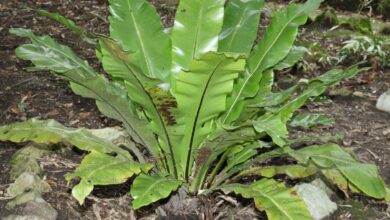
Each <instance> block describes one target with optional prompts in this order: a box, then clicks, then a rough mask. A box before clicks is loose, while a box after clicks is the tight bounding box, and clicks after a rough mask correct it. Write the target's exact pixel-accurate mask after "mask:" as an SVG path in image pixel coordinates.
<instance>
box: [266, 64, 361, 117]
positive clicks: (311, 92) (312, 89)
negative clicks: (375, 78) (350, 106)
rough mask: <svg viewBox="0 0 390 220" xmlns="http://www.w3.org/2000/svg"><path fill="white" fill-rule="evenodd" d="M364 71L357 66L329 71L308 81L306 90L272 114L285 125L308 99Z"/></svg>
mask: <svg viewBox="0 0 390 220" xmlns="http://www.w3.org/2000/svg"><path fill="white" fill-rule="evenodd" d="M364 70H366V69H365V68H362V69H359V68H358V67H357V66H352V67H350V68H347V69H345V70H339V69H334V70H330V71H328V72H327V73H325V74H323V75H321V76H318V77H316V78H314V79H312V80H310V82H309V84H308V85H307V88H306V89H305V90H304V91H303V92H302V93H301V94H300V95H298V96H297V97H296V98H294V99H293V100H291V101H289V102H287V103H285V104H283V105H282V106H281V107H279V108H277V109H275V110H274V111H273V112H274V114H279V115H280V117H281V119H282V122H283V123H286V122H287V121H288V120H289V119H290V118H291V117H292V115H293V113H294V112H295V111H297V110H298V109H299V108H300V107H302V106H303V105H304V104H306V102H307V100H308V99H309V98H311V97H317V96H319V95H321V94H322V93H324V92H325V91H326V89H327V88H328V87H329V86H331V85H334V84H335V83H337V82H340V81H341V80H343V79H347V78H350V77H353V76H355V75H357V74H358V73H360V72H362V71H364Z"/></svg>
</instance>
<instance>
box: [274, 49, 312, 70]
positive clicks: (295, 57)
mask: <svg viewBox="0 0 390 220" xmlns="http://www.w3.org/2000/svg"><path fill="white" fill-rule="evenodd" d="M306 53H308V50H307V48H306V47H295V46H294V47H292V48H291V50H290V52H289V54H287V56H286V57H285V58H284V59H283V60H282V61H280V63H278V64H277V65H276V66H275V67H274V70H284V69H287V68H290V67H293V66H294V65H295V64H296V63H297V62H298V61H299V60H300V59H301V58H302V56H303V55H305V54H306Z"/></svg>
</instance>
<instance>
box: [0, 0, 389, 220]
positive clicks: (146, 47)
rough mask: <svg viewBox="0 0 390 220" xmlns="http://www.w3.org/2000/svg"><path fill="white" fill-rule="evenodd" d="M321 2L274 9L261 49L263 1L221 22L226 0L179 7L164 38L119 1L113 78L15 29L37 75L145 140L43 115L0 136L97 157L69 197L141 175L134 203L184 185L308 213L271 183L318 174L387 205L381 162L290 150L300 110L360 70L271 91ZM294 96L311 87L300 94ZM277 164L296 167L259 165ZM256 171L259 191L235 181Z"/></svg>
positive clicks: (107, 58)
mask: <svg viewBox="0 0 390 220" xmlns="http://www.w3.org/2000/svg"><path fill="white" fill-rule="evenodd" d="M210 4H211V5H213V7H209V5H210ZM319 4H320V1H309V2H307V3H305V4H304V5H299V6H298V5H290V6H288V7H287V8H286V9H285V10H283V11H280V12H277V13H276V14H275V17H274V18H273V21H272V23H271V25H270V26H269V27H268V29H267V32H266V34H265V35H264V36H263V37H262V39H261V41H260V43H259V44H257V46H255V47H254V48H253V49H252V45H253V42H254V40H255V38H256V36H257V21H258V20H259V16H260V11H261V7H262V2H259V1H248V2H246V1H245V2H244V1H230V2H228V4H227V6H226V10H225V16H223V13H224V2H223V1H182V2H181V3H180V5H179V8H178V12H177V17H176V22H175V26H174V28H173V30H172V31H171V33H168V34H166V33H164V32H163V28H162V25H161V23H160V21H159V18H158V16H157V14H156V12H155V10H154V9H153V8H152V7H151V6H150V5H148V3H147V2H144V1H119V0H118V1H111V7H110V10H111V14H112V15H111V17H110V22H111V26H110V32H111V34H110V37H109V38H107V37H104V36H101V37H100V39H99V46H98V47H97V50H98V57H99V58H100V59H101V61H102V63H103V67H104V69H105V71H106V72H107V74H109V75H110V77H109V78H111V80H107V77H105V76H103V75H100V74H97V73H96V72H95V71H94V70H93V69H92V68H91V67H90V66H89V65H88V64H87V63H86V62H85V61H83V60H81V59H79V58H77V57H76V55H75V54H74V53H73V52H71V51H70V49H69V48H67V47H65V46H62V45H59V44H57V43H55V42H54V41H53V40H52V39H51V38H50V37H48V36H43V37H37V36H35V35H34V34H33V33H32V32H31V31H30V30H25V29H14V30H13V31H12V32H13V33H15V34H17V35H19V36H25V37H30V38H31V40H32V43H31V44H26V45H22V46H21V47H19V48H18V49H17V55H18V56H19V57H20V58H22V59H27V60H31V61H32V62H33V63H34V64H35V67H33V68H32V69H31V70H42V69H49V70H51V71H53V72H54V73H55V74H58V75H60V76H62V77H63V78H64V79H66V80H68V81H69V82H70V85H71V88H72V89H73V91H75V92H76V93H77V94H79V95H82V96H85V97H89V98H94V99H96V100H97V105H98V107H99V109H100V110H101V111H102V112H103V113H104V114H106V115H107V116H109V117H112V118H115V119H118V120H120V121H122V122H123V123H124V126H125V127H126V128H127V130H128V132H129V133H130V134H131V136H132V138H133V139H134V141H135V142H137V143H138V144H137V145H129V146H128V147H129V149H128V150H130V152H131V153H129V151H127V150H124V149H122V148H120V147H118V146H115V145H113V144H112V143H109V142H107V141H105V140H102V139H101V138H99V137H96V136H93V135H92V134H91V133H90V132H89V131H87V130H85V129H72V128H64V127H63V126H62V125H60V124H58V123H56V122H54V121H38V120H35V119H32V120H29V121H27V122H22V123H17V124H13V125H11V126H5V127H2V128H1V131H0V139H2V140H11V141H15V142H20V141H27V140H32V141H35V142H52V143H55V142H59V141H64V142H68V143H70V144H72V145H75V146H77V147H79V148H80V149H83V150H86V151H90V154H89V155H87V156H86V157H85V159H84V160H83V161H82V163H81V165H80V166H79V168H78V169H77V170H76V171H75V172H74V173H72V174H70V175H68V176H67V178H68V179H72V178H75V177H79V178H80V179H81V181H80V183H79V184H78V185H77V186H75V187H74V189H73V192H72V193H73V195H74V196H75V197H76V198H77V199H78V200H79V201H80V203H82V202H83V200H84V199H85V197H86V196H87V195H88V194H89V193H90V192H91V191H92V189H93V186H94V185H110V184H118V183H122V182H124V181H126V179H127V178H130V177H131V176H133V175H137V177H136V178H135V180H134V182H133V186H132V189H131V194H132V196H133V198H134V201H133V207H134V208H139V207H142V206H145V205H148V204H150V203H152V202H154V201H157V200H159V199H161V198H165V197H167V196H168V195H169V194H170V193H171V192H172V191H174V190H176V189H177V188H178V187H179V186H180V185H182V186H183V187H185V188H187V189H188V190H189V191H190V192H191V193H193V194H197V193H203V194H205V193H209V192H211V191H212V190H220V189H221V190H223V191H225V192H230V191H234V192H236V193H238V194H242V195H243V196H244V197H248V198H254V199H255V202H256V205H257V207H258V208H259V209H264V208H265V209H266V212H267V214H268V216H269V218H271V219H272V218H274V219H280V218H283V217H286V215H288V216H290V217H291V218H298V217H299V219H302V218H310V216H309V215H308V212H307V210H306V208H305V205H304V203H303V202H302V201H301V200H300V199H299V198H298V197H297V196H296V195H294V193H293V189H289V188H287V187H285V185H284V184H282V183H278V182H277V181H276V180H274V179H272V177H273V176H274V175H276V174H287V175H288V176H290V177H291V178H301V177H305V176H309V175H313V174H315V173H318V172H321V173H323V174H324V175H325V176H326V177H328V178H329V179H330V180H336V181H335V182H336V184H338V185H339V186H340V187H341V188H342V189H347V188H349V189H352V190H353V191H356V192H362V193H364V194H366V195H369V196H372V197H374V198H378V199H381V198H384V197H385V195H386V192H385V186H384V183H383V181H382V180H381V179H380V177H379V176H378V174H377V171H376V168H375V167H374V166H372V165H366V164H360V163H357V162H356V161H355V160H354V159H353V157H351V156H350V155H349V154H347V153H345V152H344V151H343V150H342V149H341V148H340V147H338V146H337V145H334V144H327V145H323V146H309V147H306V148H302V149H293V148H291V147H289V146H288V142H287V141H286V138H287V135H288V132H287V128H286V123H287V121H288V119H289V118H290V117H291V116H292V114H293V113H294V111H296V110H297V109H298V108H299V107H301V106H302V105H304V104H305V103H306V102H307V101H308V100H309V98H311V97H314V96H318V95H320V94H321V93H322V92H324V91H325V89H326V87H327V86H330V85H333V84H335V83H337V82H338V81H339V80H341V79H344V78H348V77H352V76H354V75H356V74H357V73H358V72H359V71H360V70H359V69H358V68H357V67H351V68H349V69H346V70H332V71H330V72H328V73H326V74H324V75H323V76H320V77H317V78H314V79H312V80H310V81H306V82H305V81H302V82H300V83H299V84H298V85H296V86H294V87H292V88H290V89H288V90H286V91H283V92H280V93H272V91H271V89H272V83H273V73H272V70H273V69H280V68H286V67H289V66H290V65H292V63H291V54H294V53H293V52H294V51H291V48H292V45H293V42H294V40H295V36H296V34H297V30H298V26H299V25H301V24H304V23H305V22H306V19H307V16H308V14H309V13H310V12H311V11H313V10H315V9H316V8H317V7H318V6H319ZM127 9H130V10H127ZM237 11H239V12H240V14H239V15H241V19H240V17H236V16H237ZM198 13H199V14H198ZM200 15H202V16H200ZM57 18H60V17H59V16H57ZM203 19H204V20H203ZM210 19H211V21H212V22H210ZM58 20H61V19H58ZM206 21H207V22H206ZM253 24H255V25H253ZM71 25H73V24H71ZM215 27H219V29H218V28H215ZM81 33H82V32H81ZM82 36H83V35H82ZM172 48H173V49H172ZM171 51H173V53H172V57H171V56H170V55H171ZM212 51H214V52H212ZM297 90H300V91H303V92H302V93H300V94H299V95H298V96H294V97H293V98H292V97H291V95H292V94H293V93H294V92H295V91H297ZM143 149H147V150H148V154H149V155H145V154H143V152H142V150H143ZM274 157H282V158H287V157H292V158H295V160H296V161H297V163H296V164H285V165H282V166H268V165H267V166H261V162H263V161H266V160H267V159H269V158H274ZM150 158H153V159H150ZM249 175H256V176H263V177H264V178H258V181H256V182H254V183H253V184H251V185H247V184H232V183H234V182H235V180H238V179H240V178H243V177H245V176H249ZM280 204H282V206H280ZM302 216H304V217H302ZM305 216H306V217H305Z"/></svg>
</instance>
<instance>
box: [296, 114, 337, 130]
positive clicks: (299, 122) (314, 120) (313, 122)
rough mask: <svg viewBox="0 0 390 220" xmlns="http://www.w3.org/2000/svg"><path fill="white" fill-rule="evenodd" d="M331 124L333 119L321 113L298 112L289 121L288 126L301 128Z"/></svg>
mask: <svg viewBox="0 0 390 220" xmlns="http://www.w3.org/2000/svg"><path fill="white" fill-rule="evenodd" d="M333 124H334V119H331V118H328V117H326V116H325V115H321V114H299V115H297V116H295V117H294V118H293V119H292V120H291V122H290V126H292V127H303V128H311V127H314V126H317V125H322V126H326V127H329V126H332V125H333Z"/></svg>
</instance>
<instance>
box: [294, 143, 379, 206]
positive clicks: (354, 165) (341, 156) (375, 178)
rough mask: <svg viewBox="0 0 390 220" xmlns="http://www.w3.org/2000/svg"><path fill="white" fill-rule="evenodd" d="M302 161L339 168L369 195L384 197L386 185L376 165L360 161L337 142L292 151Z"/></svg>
mask: <svg viewBox="0 0 390 220" xmlns="http://www.w3.org/2000/svg"><path fill="white" fill-rule="evenodd" d="M290 155H291V156H293V157H294V158H295V159H297V160H298V161H299V162H300V163H305V164H307V163H309V161H313V162H314V163H315V164H317V165H318V166H320V167H323V168H333V167H335V168H337V169H338V170H339V171H340V172H341V173H342V174H343V176H345V177H346V179H348V181H350V182H351V183H352V184H353V185H354V186H356V187H357V188H358V189H359V190H361V191H362V192H364V193H365V194H367V195H368V196H371V197H374V198H378V199H383V198H384V197H385V195H386V191H385V185H384V183H383V180H382V179H381V177H380V176H379V174H378V169H377V168H376V166H374V165H371V164H361V163H358V162H357V161H356V160H355V159H354V158H353V157H352V156H351V155H350V154H348V153H346V152H345V151H343V150H342V149H341V148H340V147H339V146H338V145H336V144H325V145H319V146H317V145H315V146H310V147H306V148H303V149H301V150H298V151H294V152H291V153H290Z"/></svg>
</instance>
